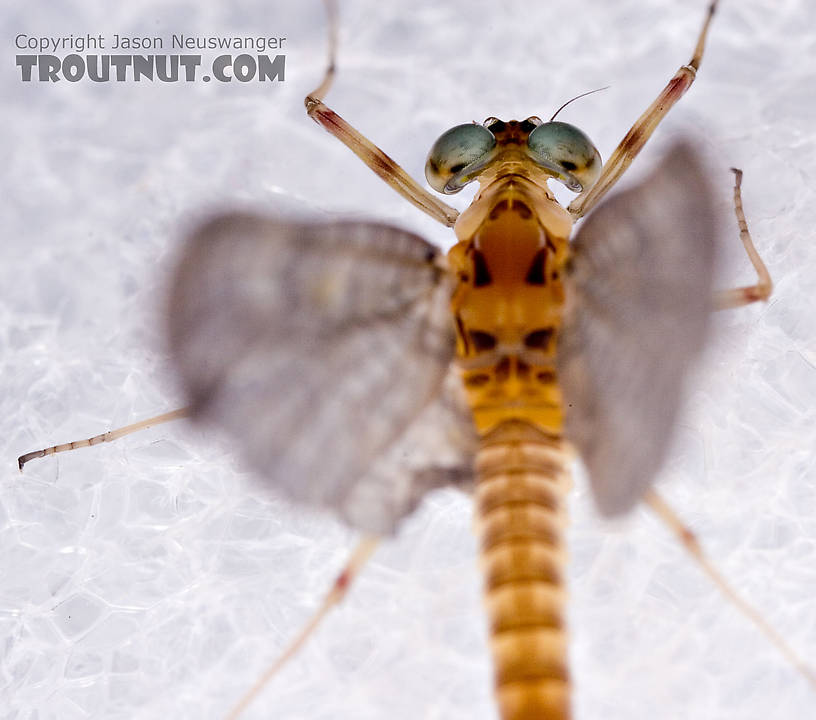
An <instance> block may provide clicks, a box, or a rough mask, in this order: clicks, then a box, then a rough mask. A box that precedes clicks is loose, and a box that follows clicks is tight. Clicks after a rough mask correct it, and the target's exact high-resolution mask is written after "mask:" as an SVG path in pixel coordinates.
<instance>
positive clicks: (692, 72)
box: [569, 0, 717, 220]
mask: <svg viewBox="0 0 816 720" xmlns="http://www.w3.org/2000/svg"><path fill="white" fill-rule="evenodd" d="M716 7H717V0H714V2H712V3H711V5H709V7H708V13H707V14H706V19H705V21H704V22H703V27H702V29H701V30H700V35H699V36H698V38H697V47H695V48H694V54H693V55H692V56H691V60H689V62H688V65H683V66H682V67H681V68H680V69H679V70H678V71H677V72H676V73H675V74H674V77H673V78H672V79H671V80H669V83H668V85H666V87H665V88H663V91H662V92H661V93H660V95H658V96H657V99H656V100H655V101H654V102H653V103H652V104H651V105H650V106H649V107H648V108H647V110H646V112H644V113H643V115H641V116H640V117H639V118H638V119H637V121H636V122H635V124H634V125H633V126H632V128H631V129H630V130H629V132H628V133H626V135H625V136H624V138H623V140H621V141H620V143H619V144H618V147H616V148H615V150H614V152H613V153H612V155H611V156H610V157H609V160H607V161H606V164H605V165H604V166H603V170H602V171H601V176H600V177H599V178H598V182H596V183H595V185H593V186H592V187H591V188H590V189H589V190H588V191H587V192H586V193H581V194H580V195H579V196H578V197H576V198H575V200H573V201H572V203H570V206H569V211H570V213H571V214H572V216H573V217H574V218H575V219H576V220H577V219H578V218H580V217H583V216H584V215H586V214H587V213H588V212H589V211H590V210H591V209H592V208H593V207H594V206H595V205H596V204H597V203H598V201H599V200H600V199H601V198H602V197H603V196H604V195H606V193H608V192H609V191H610V190H611V189H612V186H613V185H614V184H615V183H616V182H617V181H618V179H619V178H620V176H621V175H623V173H624V171H625V170H626V168H628V167H629V166H630V165H631V164H632V161H633V160H634V159H635V157H637V154H638V153H639V152H640V151H641V150H642V149H643V146H644V145H645V144H646V141H647V140H648V139H649V138H650V137H651V135H652V133H653V132H654V130H655V128H656V127H657V126H658V125H659V124H660V121H661V120H662V119H663V118H664V117H665V116H666V113H668V112H669V110H671V108H672V107H673V106H674V104H675V103H676V102H677V101H678V100H679V99H680V98H681V97H683V95H684V94H685V92H686V90H688V89H689V88H690V87H691V84H692V83H693V82H694V78H695V77H696V76H697V69H698V68H699V67H700V61H701V60H702V59H703V50H704V48H705V40H706V35H707V33H708V26H709V24H710V23H711V18H712V17H713V15H714V11H715V9H716Z"/></svg>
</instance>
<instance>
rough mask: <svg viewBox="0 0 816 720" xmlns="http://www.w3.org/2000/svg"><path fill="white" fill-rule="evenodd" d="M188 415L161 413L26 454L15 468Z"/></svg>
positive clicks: (186, 412)
mask: <svg viewBox="0 0 816 720" xmlns="http://www.w3.org/2000/svg"><path fill="white" fill-rule="evenodd" d="M189 415H190V408H189V407H183V408H180V409H178V410H172V411H170V412H167V413H163V414H162V415H156V416H155V417H152V418H148V419H147V420H140V421H139V422H137V423H133V424H132V425H125V426H124V427H120V428H117V429H116V430H108V432H104V433H102V434H101V435H94V436H93V437H91V438H87V439H85V440H74V441H72V442H69V443H63V444H62V445H53V446H52V447H49V448H43V449H42V450H34V451H33V452H27V453H26V454H25V455H20V457H18V458H17V467H18V468H20V472H22V471H23V466H24V465H25V464H26V463H27V462H29V461H30V460H35V459H36V458H41V457H45V456H46V455H54V454H56V453H60V452H68V451H69V450H76V449H78V448H83V447H91V446H92V445H99V443H104V442H113V441H114V440H118V439H119V438H120V437H124V436H125V435H130V434H131V433H135V432H139V430H147V429H148V428H149V427H153V426H154V425H161V424H162V423H166V422H170V421H171V420H178V419H179V418H183V417H188V416H189Z"/></svg>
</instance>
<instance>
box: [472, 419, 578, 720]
mask: <svg viewBox="0 0 816 720" xmlns="http://www.w3.org/2000/svg"><path fill="white" fill-rule="evenodd" d="M566 462H567V455H566V452H565V450H564V448H563V447H562V444H561V441H560V440H559V439H557V438H553V437H551V436H548V435H546V434H545V433H543V432H541V431H540V430H538V429H536V428H535V427H534V426H533V425H530V424H529V423H526V422H523V421H509V422H505V423H502V424H501V425H499V426H498V427H496V428H495V429H494V430H493V431H491V432H490V433H489V434H488V435H486V436H485V437H484V438H483V439H482V442H481V446H480V450H479V453H478V455H477V459H476V469H477V473H478V481H477V486H476V516H477V528H478V533H479V540H480V548H481V559H482V563H483V565H484V575H485V601H486V606H487V612H488V618H489V623H490V632H491V644H492V650H493V661H494V668H495V682H496V693H497V697H498V701H499V707H500V712H501V717H502V720H565V719H566V718H569V717H570V710H569V673H568V669H567V635H566V630H565V620H564V607H565V601H566V592H565V589H564V566H565V561H566V553H565V550H564V544H563V543H564V540H563V529H564V526H565V524H566V500H565V498H566V493H567V492H568V490H569V488H570V476H569V472H568V471H567V469H566Z"/></svg>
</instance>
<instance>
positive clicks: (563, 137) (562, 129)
mask: <svg viewBox="0 0 816 720" xmlns="http://www.w3.org/2000/svg"><path fill="white" fill-rule="evenodd" d="M527 150H528V154H529V156H530V158H531V159H532V160H533V161H534V162H535V163H536V165H540V166H541V167H543V168H544V169H545V170H549V171H550V172H551V173H553V175H555V177H556V178H557V179H558V180H560V181H561V182H562V183H564V185H566V186H567V187H568V188H569V189H570V190H572V191H573V192H581V191H583V190H588V189H589V188H590V187H592V186H593V185H594V184H595V181H596V180H597V179H598V176H599V175H600V174H601V165H602V163H601V155H600V153H599V152H598V150H597V149H596V148H595V146H594V145H593V144H592V141H591V140H590V139H589V138H588V137H587V136H586V135H585V134H584V133H583V131H581V130H579V129H578V128H577V127H575V125H570V124H569V123H564V122H548V123H543V124H542V125H539V126H538V127H537V128H536V129H535V130H533V131H532V132H531V133H530V136H529V137H528V138H527Z"/></svg>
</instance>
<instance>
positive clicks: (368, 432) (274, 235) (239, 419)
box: [169, 214, 464, 533]
mask: <svg viewBox="0 0 816 720" xmlns="http://www.w3.org/2000/svg"><path fill="white" fill-rule="evenodd" d="M449 297H450V290H449V287H448V282H447V273H446V272H445V270H444V268H443V266H442V265H441V259H440V258H439V251H438V250H437V249H436V248H435V247H433V246H432V245H430V244H428V243H427V242H425V241H424V240H422V239H421V238H419V237H418V236H416V235H413V234H411V233H408V232H405V231H403V230H399V229H397V228H393V227H389V226H385V225H378V224H373V223H362V222H342V223H327V224H310V223H295V222H283V221H278V220H271V219H264V218H260V217H256V216H251V215H240V214H235V215H228V216H224V217H219V218H216V219H214V220H212V221H211V222H210V223H208V224H206V225H205V226H204V227H202V228H201V229H200V230H198V231H197V232H196V233H194V234H193V235H192V237H191V238H190V239H189V242H188V245H187V246H186V248H185V250H184V251H183V254H182V257H181V260H180V263H179V266H178V269H177V271H176V274H175V277H174V280H173V284H172V288H171V295H170V306H169V344H170V348H171V353H172V355H173V358H174V360H175V363H176V365H177V367H178V370H179V375H180V378H181V383H182V385H183V388H184V390H185V391H186V393H187V395H188V397H189V399H190V403H191V405H192V407H193V417H194V418H198V419H202V420H208V421H211V422H213V423H215V424H217V425H220V426H222V427H223V428H224V429H226V431H227V433H228V434H230V435H231V436H232V437H233V438H234V440H235V442H236V445H237V446H238V447H239V449H240V450H241V451H242V452H243V454H244V455H245V457H246V459H247V460H248V461H249V463H250V464H251V465H252V466H253V467H254V468H255V469H256V470H257V471H259V473H260V474H261V475H262V477H264V478H265V479H266V480H267V481H268V483H269V484H270V486H271V487H273V488H274V489H275V490H276V491H278V492H280V493H282V494H284V495H286V496H288V497H290V498H292V499H294V500H296V501H300V502H304V503H309V504H311V505H315V506H319V507H322V508H326V509H329V510H332V511H334V512H335V513H337V514H339V515H340V516H341V517H342V518H343V519H345V520H346V521H347V522H349V523H350V524H352V525H354V526H356V527H358V528H360V529H363V530H365V531H368V532H376V533H386V532H391V531H393V529H394V527H395V525H396V523H397V521H398V520H399V519H400V518H401V517H403V516H404V515H405V514H407V513H408V512H410V510H412V509H413V507H414V506H415V505H416V504H417V502H418V501H419V497H421V495H422V494H423V493H424V492H425V491H427V490H428V489H430V488H431V487H434V486H437V485H440V484H446V483H449V482H452V481H461V480H462V479H463V477H464V475H463V473H464V470H459V469H457V468H455V467H454V466H453V465H451V466H448V467H445V468H442V467H441V466H438V465H437V466H436V467H435V468H425V469H419V468H417V467H416V460H417V458H416V457H414V458H413V460H414V463H413V466H412V462H411V461H412V457H411V452H410V450H406V449H405V448H406V446H405V444H404V443H405V440H404V439H403V440H401V441H400V438H401V436H402V435H403V434H404V431H406V430H408V429H409V427H410V426H411V424H412V423H413V422H414V421H416V420H417V419H418V418H419V417H420V416H424V414H426V413H431V414H433V409H434V407H437V408H439V407H443V406H444V404H445V402H447V401H443V400H440V399H439V393H440V390H441V389H442V384H443V380H444V378H445V376H446V373H447V371H448V368H449V365H450V361H451V358H452V355H453V350H454V339H453V333H452V330H451V326H450V319H449V310H448V304H449ZM435 399H436V402H434V400H435ZM442 414H444V413H442ZM395 459H396V460H397V461H400V463H401V465H402V467H403V468H404V469H403V470H402V471H401V472H400V471H395V470H394V469H393V468H394V465H395V462H394V461H395ZM423 459H424V458H423Z"/></svg>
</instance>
